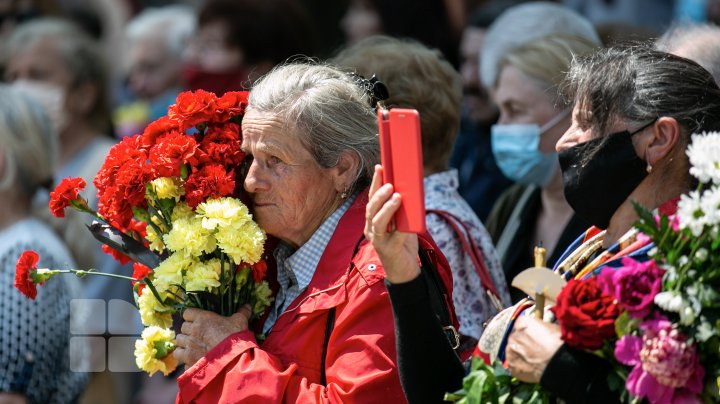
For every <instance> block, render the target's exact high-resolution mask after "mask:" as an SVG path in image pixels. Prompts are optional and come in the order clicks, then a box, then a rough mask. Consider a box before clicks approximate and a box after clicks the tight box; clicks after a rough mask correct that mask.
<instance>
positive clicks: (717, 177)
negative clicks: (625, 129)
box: [447, 133, 720, 403]
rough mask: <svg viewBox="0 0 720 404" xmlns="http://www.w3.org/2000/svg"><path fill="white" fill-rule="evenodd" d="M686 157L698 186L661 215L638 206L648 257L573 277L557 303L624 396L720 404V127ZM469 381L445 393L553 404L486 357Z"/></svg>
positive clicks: (565, 333) (570, 337) (575, 340)
mask: <svg viewBox="0 0 720 404" xmlns="http://www.w3.org/2000/svg"><path fill="white" fill-rule="evenodd" d="M687 154H688V156H689V159H690V164H691V168H690V174H691V175H693V176H694V177H695V178H696V179H697V180H698V183H699V184H698V188H697V189H696V190H694V191H691V192H690V193H689V194H687V195H682V196H681V197H680V199H679V200H675V201H671V202H669V203H666V204H665V205H663V206H662V207H661V208H660V209H659V210H658V212H656V213H654V212H650V211H648V210H646V209H644V208H642V207H641V206H639V205H635V209H636V211H637V213H638V215H639V217H640V219H639V220H638V222H636V224H635V228H637V229H638V230H639V231H640V232H642V233H641V234H640V236H641V237H647V238H648V240H647V241H651V242H652V243H653V244H654V247H653V248H652V249H650V250H649V253H648V255H649V258H650V259H649V260H647V261H644V262H639V261H636V260H634V259H631V258H623V259H622V261H621V264H622V265H621V267H619V268H605V269H603V270H602V271H601V272H600V273H599V274H597V275H595V276H590V277H585V278H582V279H573V280H571V281H569V282H568V283H567V285H566V286H565V287H564V288H563V289H562V291H561V292H560V294H559V295H558V297H557V304H556V305H555V307H553V309H552V310H553V312H554V314H555V316H556V318H557V322H558V324H559V325H560V329H561V333H562V339H563V341H564V342H565V343H566V344H567V345H568V346H571V347H574V348H578V349H584V350H587V351H591V352H594V353H596V354H597V355H599V356H601V357H603V358H605V359H606V360H608V361H609V362H610V363H611V364H612V365H613V372H612V374H611V375H610V377H609V378H608V383H609V385H610V388H611V389H614V390H616V391H618V392H619V393H620V397H621V400H622V401H623V402H639V401H641V400H643V399H645V400H647V401H648V402H650V403H674V402H683V403H694V402H698V403H699V402H707V403H710V402H712V403H716V402H720V292H719V291H720V255H718V254H717V251H718V247H720V133H705V134H700V135H693V136H692V144H691V145H690V147H689V148H688V151H687ZM464 387H465V388H464V390H463V391H461V392H459V394H456V395H452V394H448V395H447V398H448V399H453V398H455V399H456V400H465V401H464V402H507V401H505V399H507V398H508V397H510V398H513V396H514V397H515V398H517V397H518V396H517V394H520V395H521V396H522V397H524V398H525V399H526V400H527V401H526V402H546V401H547V395H546V394H544V393H542V392H541V391H539V386H533V385H529V384H525V383H521V382H518V381H517V380H516V379H513V378H511V376H509V375H507V373H506V372H505V371H504V369H502V367H501V366H499V365H496V366H495V367H491V366H489V365H487V364H485V363H482V361H480V360H477V363H473V368H472V371H471V373H470V375H469V376H468V377H467V378H466V379H465V383H464ZM503 393H504V394H503ZM473 397H477V398H478V399H477V400H475V399H474V398H473Z"/></svg>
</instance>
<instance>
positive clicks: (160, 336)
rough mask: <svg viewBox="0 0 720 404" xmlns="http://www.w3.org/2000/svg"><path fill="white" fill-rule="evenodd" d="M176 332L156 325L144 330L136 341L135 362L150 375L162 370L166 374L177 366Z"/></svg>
mask: <svg viewBox="0 0 720 404" xmlns="http://www.w3.org/2000/svg"><path fill="white" fill-rule="evenodd" d="M175 346H176V345H175V332H173V331H172V330H169V329H166V328H160V327H156V326H152V327H148V328H146V329H145V330H143V332H142V335H141V339H139V340H137V341H135V363H136V364H137V366H138V368H140V369H142V370H144V371H146V372H147V373H148V374H150V376H152V375H153V373H155V372H162V373H163V374H164V375H165V376H167V375H168V374H170V372H172V371H173V370H175V368H176V367H177V360H176V359H175V355H173V353H172V352H173V351H174V350H175Z"/></svg>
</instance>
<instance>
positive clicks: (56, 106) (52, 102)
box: [10, 79, 68, 135]
mask: <svg viewBox="0 0 720 404" xmlns="http://www.w3.org/2000/svg"><path fill="white" fill-rule="evenodd" d="M10 87H12V88H14V89H15V90H17V91H18V92H21V93H23V94H25V95H27V96H28V97H30V98H32V99H33V100H35V101H36V102H37V103H38V104H40V105H41V106H42V107H43V108H44V109H45V112H46V113H47V114H48V118H50V122H51V123H52V127H53V129H54V130H55V134H56V135H59V134H60V132H61V131H63V130H64V129H65V128H66V127H67V124H68V117H67V113H66V112H65V90H64V89H63V88H62V87H60V86H58V85H55V84H51V83H46V82H43V81H37V80H25V79H22V80H16V81H13V82H12V83H11V84H10Z"/></svg>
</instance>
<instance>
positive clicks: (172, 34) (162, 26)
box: [125, 5, 197, 57]
mask: <svg viewBox="0 0 720 404" xmlns="http://www.w3.org/2000/svg"><path fill="white" fill-rule="evenodd" d="M196 20H197V16H196V14H195V11H194V10H193V9H192V8H191V7H188V6H183V5H171V6H165V7H156V8H148V9H146V10H144V11H143V12H142V13H140V14H138V16H137V17H135V18H133V19H132V20H130V22H129V23H128V25H127V27H126V28H125V35H126V36H127V38H128V40H130V42H131V43H136V42H141V41H144V40H146V39H148V38H152V37H157V36H161V37H162V38H163V39H164V40H165V46H166V47H167V49H168V50H169V51H170V53H172V54H173V55H176V56H177V57H180V56H181V55H182V52H183V50H184V49H185V45H186V43H187V41H188V39H189V38H190V36H191V35H192V34H193V33H194V32H195V26H196V22H195V21H196Z"/></svg>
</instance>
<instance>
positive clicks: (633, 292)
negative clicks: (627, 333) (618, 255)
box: [599, 257, 665, 318]
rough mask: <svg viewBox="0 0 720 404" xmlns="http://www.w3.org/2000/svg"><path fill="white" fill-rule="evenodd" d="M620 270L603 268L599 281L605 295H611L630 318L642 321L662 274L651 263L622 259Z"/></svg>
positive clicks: (660, 285) (660, 270)
mask: <svg viewBox="0 0 720 404" xmlns="http://www.w3.org/2000/svg"><path fill="white" fill-rule="evenodd" d="M622 264H623V266H622V267H620V268H605V269H603V271H602V272H601V273H600V276H599V281H600V285H602V289H603V291H604V292H605V293H607V294H609V295H611V296H613V297H614V298H615V300H617V302H618V304H620V306H621V307H622V308H623V309H625V310H627V312H628V314H629V315H630V317H633V318H645V317H647V316H648V315H649V314H650V310H651V309H652V305H653V300H654V299H655V295H657V294H658V293H660V290H661V289H662V278H663V275H664V274H665V271H664V270H662V269H660V268H659V267H658V266H657V264H656V263H655V261H654V260H648V261H645V262H638V261H635V260H634V259H632V258H628V257H625V258H623V259H622Z"/></svg>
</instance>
